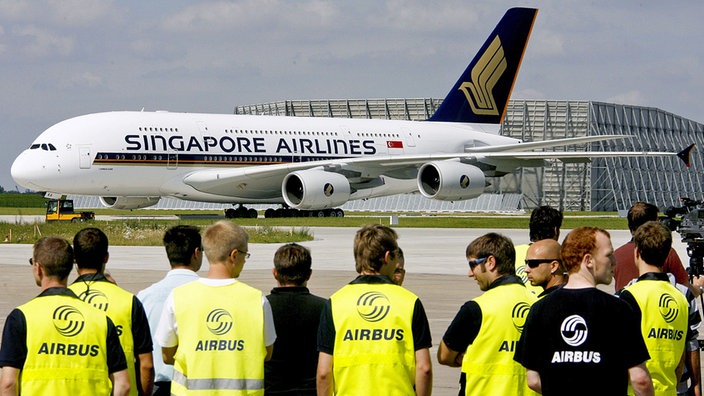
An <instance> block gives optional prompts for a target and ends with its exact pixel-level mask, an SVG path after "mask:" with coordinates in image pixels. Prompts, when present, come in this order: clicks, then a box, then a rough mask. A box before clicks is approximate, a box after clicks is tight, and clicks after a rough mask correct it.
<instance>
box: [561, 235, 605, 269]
mask: <svg viewBox="0 0 704 396" xmlns="http://www.w3.org/2000/svg"><path fill="white" fill-rule="evenodd" d="M597 233H602V234H604V235H606V236H607V237H608V238H611V235H610V234H609V233H608V231H606V230H604V229H601V228H599V227H579V228H575V229H574V230H572V231H571V232H570V233H569V234H567V236H566V237H565V240H564V241H562V251H561V252H560V255H561V256H562V264H563V265H564V266H565V270H567V272H568V273H570V274H571V273H574V272H577V271H579V268H580V266H581V264H582V259H583V258H584V256H585V255H586V254H594V253H595V251H596V234H597Z"/></svg>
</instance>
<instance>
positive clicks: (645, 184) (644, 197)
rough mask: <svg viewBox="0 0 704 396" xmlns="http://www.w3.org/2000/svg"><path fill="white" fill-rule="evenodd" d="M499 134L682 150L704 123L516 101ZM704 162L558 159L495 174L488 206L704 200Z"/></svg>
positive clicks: (337, 103) (358, 108)
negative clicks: (597, 138)
mask: <svg viewBox="0 0 704 396" xmlns="http://www.w3.org/2000/svg"><path fill="white" fill-rule="evenodd" d="M441 102H442V100H441V99H427V98H425V99H423V98H421V99H369V100H344V99H343V100H299V101H297V100H287V101H283V102H273V103H264V104H256V105H247V106H238V107H236V108H235V114H266V115H282V116H283V115H285V116H314V117H348V118H386V119H404V120H424V119H426V118H428V117H430V115H432V114H433V112H434V111H435V109H436V108H437V107H438V106H439V105H440V103H441ZM501 133H502V134H503V135H506V136H511V137H515V138H518V139H521V140H523V141H536V140H544V139H559V138H565V137H579V136H593V135H614V134H616V135H629V136H631V138H627V139H619V140H611V141H607V142H600V143H591V144H583V145H575V146H570V147H567V148H557V150H560V149H565V150H569V151H586V150H593V151H670V152H672V151H675V152H677V151H680V150H682V149H683V148H685V147H687V146H689V145H690V144H692V143H696V144H697V147H699V148H701V147H704V142H703V140H704V124H700V123H697V122H694V121H692V120H688V119H685V118H683V117H680V116H677V115H675V114H672V113H668V112H665V111H663V110H660V109H656V108H651V107H639V106H629V105H620V104H612V103H602V102H592V101H556V100H511V101H510V102H509V105H508V109H507V112H506V117H505V119H504V124H503V128H502V132H501ZM703 165H704V164H702V161H701V156H700V155H699V154H698V149H696V148H695V150H694V151H692V163H691V166H690V167H689V168H686V167H685V166H684V164H683V163H682V162H681V161H680V160H679V159H678V158H677V157H645V156H641V157H629V158H596V159H593V160H592V162H591V163H562V162H560V161H554V162H551V164H550V165H549V166H548V167H545V168H523V169H520V170H517V171H515V172H514V173H513V174H511V175H506V176H504V177H501V178H493V179H492V180H491V186H490V187H489V189H488V191H489V192H490V193H493V194H498V195H502V196H503V198H501V199H499V198H497V197H494V199H493V200H491V202H487V203H486V204H487V205H489V206H491V205H492V202H493V204H496V203H497V202H500V203H501V204H502V205H503V204H504V203H509V205H510V204H512V203H514V202H516V201H517V202H518V207H514V209H517V208H520V209H531V208H535V207H537V206H540V205H551V206H553V207H556V208H560V209H562V210H580V211H625V210H627V209H628V208H629V207H630V206H631V204H632V203H633V202H636V201H647V202H652V203H655V204H656V205H658V207H660V208H661V209H664V208H666V207H668V206H679V198H680V197H689V198H692V199H702V198H704V193H703V191H702V190H703V189H704V174H703V173H702V172H703V169H702V167H703ZM485 195H486V194H485ZM516 195H517V196H518V197H519V198H518V199H517V200H516V199H515V198H514V197H515V196H516ZM417 198H418V199H420V200H421V201H422V200H424V198H422V197H420V196H417ZM504 198H506V199H504ZM378 199H382V198H378ZM383 199H386V200H388V198H383ZM426 201H427V200H426ZM470 201H471V200H470ZM396 203H397V204H399V202H396ZM350 204H352V202H350ZM456 204H459V203H454V204H453V203H445V208H443V209H440V210H450V211H451V210H463V209H462V208H459V207H457V209H453V205H456ZM348 205H349V204H348ZM376 205H377V206H378V205H379V204H378V203H377V204H376ZM382 206H384V205H382ZM479 206H484V204H480V205H479ZM421 207H422V206H421ZM486 209H487V210H491V208H490V207H487V208H486ZM496 209H498V210H501V209H504V208H496Z"/></svg>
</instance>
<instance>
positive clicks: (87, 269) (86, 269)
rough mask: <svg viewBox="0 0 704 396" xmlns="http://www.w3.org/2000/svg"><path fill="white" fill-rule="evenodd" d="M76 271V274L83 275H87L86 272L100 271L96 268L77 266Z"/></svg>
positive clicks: (95, 272)
mask: <svg viewBox="0 0 704 396" xmlns="http://www.w3.org/2000/svg"><path fill="white" fill-rule="evenodd" d="M76 272H78V276H83V275H88V274H97V273H98V272H100V271H98V270H97V269H94V268H81V267H78V268H77V269H76Z"/></svg>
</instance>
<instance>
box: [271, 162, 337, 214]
mask: <svg viewBox="0 0 704 396" xmlns="http://www.w3.org/2000/svg"><path fill="white" fill-rule="evenodd" d="M281 195H283V197H284V201H285V202H286V204H287V205H288V206H290V207H292V208H295V209H327V208H334V207H335V206H339V205H342V204H344V203H345V202H347V201H348V200H349V199H350V182H349V181H347V178H346V177H345V176H343V175H341V174H339V173H333V172H325V171H322V170H317V169H309V170H304V171H298V172H292V173H289V174H288V175H286V177H285V178H284V181H283V183H281Z"/></svg>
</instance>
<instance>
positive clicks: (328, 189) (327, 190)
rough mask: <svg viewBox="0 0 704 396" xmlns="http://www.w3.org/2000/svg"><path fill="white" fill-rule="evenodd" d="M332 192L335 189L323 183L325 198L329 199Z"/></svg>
mask: <svg viewBox="0 0 704 396" xmlns="http://www.w3.org/2000/svg"><path fill="white" fill-rule="evenodd" d="M334 192H335V187H333V185H332V184H330V183H325V186H323V194H325V196H326V197H329V196H331V195H332V194H333V193H334Z"/></svg>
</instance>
